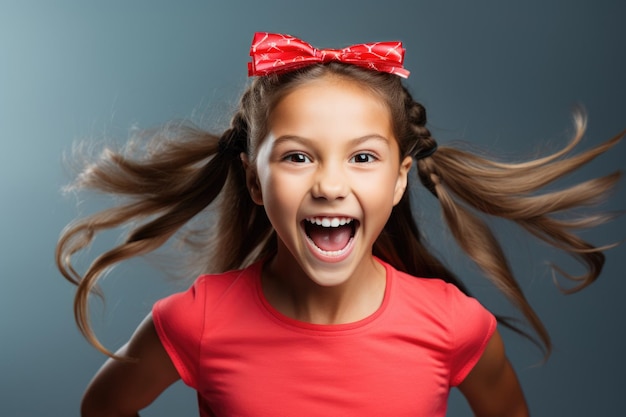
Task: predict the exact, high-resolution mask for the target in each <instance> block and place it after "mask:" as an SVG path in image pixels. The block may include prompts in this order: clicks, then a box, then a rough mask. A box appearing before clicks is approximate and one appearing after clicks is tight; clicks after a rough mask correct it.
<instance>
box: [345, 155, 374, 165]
mask: <svg viewBox="0 0 626 417" xmlns="http://www.w3.org/2000/svg"><path fill="white" fill-rule="evenodd" d="M375 160H376V157H375V156H374V155H372V154H370V153H358V154H356V155H354V156H353V157H352V158H350V162H355V163H357V164H362V163H367V162H374V161H375Z"/></svg>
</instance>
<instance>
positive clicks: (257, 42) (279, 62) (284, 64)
mask: <svg viewBox="0 0 626 417" xmlns="http://www.w3.org/2000/svg"><path fill="white" fill-rule="evenodd" d="M250 56H251V57H252V62H249V63H248V75H249V76H253V75H268V74H276V73H282V72H287V71H292V70H295V69H298V68H302V67H307V66H309V65H313V64H317V63H326V62H330V61H340V62H343V63H346V64H352V65H358V66H360V67H363V68H368V69H372V70H376V71H381V72H388V73H390V74H396V75H398V76H400V77H403V78H407V77H408V76H409V71H407V70H406V69H404V68H403V67H402V63H403V62H404V48H403V47H402V42H375V43H369V44H357V45H352V46H349V47H347V48H343V49H316V48H314V47H313V46H311V45H310V44H309V43H307V42H304V41H303V40H300V39H298V38H294V37H293V36H289V35H282V34H278V33H267V32H257V33H255V34H254V38H253V40H252V46H251V47H250Z"/></svg>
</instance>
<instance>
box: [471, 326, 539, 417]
mask: <svg viewBox="0 0 626 417" xmlns="http://www.w3.org/2000/svg"><path fill="white" fill-rule="evenodd" d="M459 389H460V390H461V392H462V393H463V395H464V396H465V398H466V399H467V401H468V402H469V405H470V407H471V408H472V411H473V412H474V414H475V415H476V416H477V417H528V415H529V414H528V407H527V405H526V400H525V399H524V394H523V393H522V389H521V387H520V384H519V381H518V380H517V376H516V375H515V371H514V370H513V368H512V366H511V364H510V363H509V360H508V359H507V357H506V355H505V352H504V344H503V343H502V338H501V337H500V334H499V333H498V332H497V331H496V332H495V333H494V334H493V336H492V337H491V339H490V340H489V343H488V344H487V347H486V348H485V351H484V352H483V355H482V356H481V358H480V360H479V361H478V363H477V364H476V366H475V367H474V369H472V371H471V372H470V373H469V375H468V376H467V378H465V380H464V381H463V382H462V383H461V385H459Z"/></svg>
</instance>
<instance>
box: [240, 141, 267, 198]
mask: <svg viewBox="0 0 626 417" xmlns="http://www.w3.org/2000/svg"><path fill="white" fill-rule="evenodd" d="M239 158H240V159H241V163H242V165H243V169H244V171H246V186H247V187H248V191H249V192H250V197H251V198H252V201H254V202H255V203H256V204H258V205H259V206H262V205H263V193H261V184H260V183H259V177H258V175H257V172H256V167H255V166H254V165H253V164H251V163H250V159H249V158H248V155H247V154H246V153H244V152H242V153H241V154H239Z"/></svg>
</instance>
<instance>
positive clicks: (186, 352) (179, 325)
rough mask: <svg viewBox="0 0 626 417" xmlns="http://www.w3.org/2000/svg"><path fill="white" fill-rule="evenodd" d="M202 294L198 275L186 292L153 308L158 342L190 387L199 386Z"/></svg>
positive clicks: (202, 312) (203, 306) (202, 310)
mask: <svg viewBox="0 0 626 417" xmlns="http://www.w3.org/2000/svg"><path fill="white" fill-rule="evenodd" d="M205 294H206V292H205V288H204V279H203V278H202V277H200V278H198V280H196V282H195V283H194V284H193V285H192V286H191V287H190V288H189V289H188V290H187V291H184V292H181V293H177V294H173V295H170V296H169V297H166V298H163V299H161V300H159V301H157V302H156V303H155V304H154V307H153V308H152V318H153V321H154V325H155V328H156V331H157V334H158V336H159V338H160V340H161V343H162V344H163V347H164V348H165V350H166V351H167V353H168V355H169V356H170V358H171V360H172V363H173V364H174V366H175V367H176V370H177V371H178V373H179V375H180V377H181V379H182V380H183V381H184V382H185V384H187V385H189V386H191V387H192V388H197V387H198V378H197V374H198V372H197V368H198V365H199V357H200V346H201V340H202V334H203V328H204V317H205V314H204V311H205V304H206V303H205V298H206V296H205Z"/></svg>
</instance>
